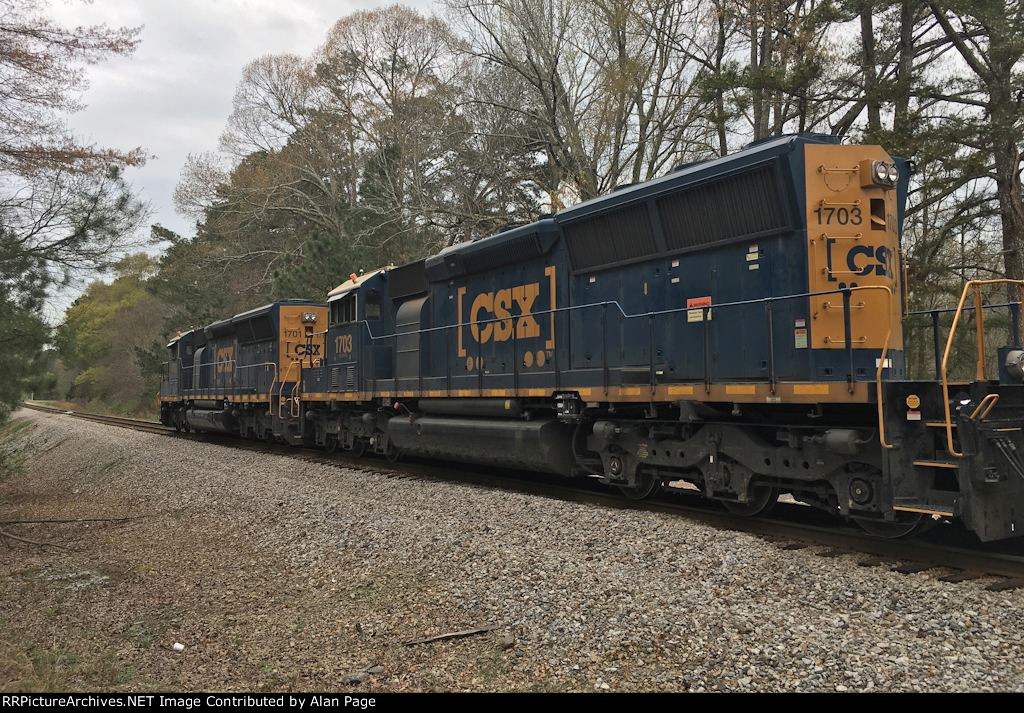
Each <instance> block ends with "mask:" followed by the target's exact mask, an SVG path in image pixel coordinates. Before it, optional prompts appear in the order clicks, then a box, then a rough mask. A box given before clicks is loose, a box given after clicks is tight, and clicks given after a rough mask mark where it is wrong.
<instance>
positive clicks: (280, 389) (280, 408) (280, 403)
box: [277, 361, 299, 418]
mask: <svg viewBox="0 0 1024 713" xmlns="http://www.w3.org/2000/svg"><path fill="white" fill-rule="evenodd" d="M298 363H299V362H297V361H293V362H291V363H290V364H288V368H287V369H285V372H284V376H282V377H281V385H280V386H279V387H278V389H277V417H278V418H284V403H283V399H282V397H283V396H284V385H285V384H286V383H288V375H289V374H291V373H292V367H293V366H295V365H296V364H298Z"/></svg>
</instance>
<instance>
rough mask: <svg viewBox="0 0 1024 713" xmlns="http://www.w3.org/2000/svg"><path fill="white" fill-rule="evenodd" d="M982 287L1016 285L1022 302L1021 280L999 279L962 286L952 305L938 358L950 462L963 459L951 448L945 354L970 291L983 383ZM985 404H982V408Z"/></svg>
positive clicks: (950, 418)
mask: <svg viewBox="0 0 1024 713" xmlns="http://www.w3.org/2000/svg"><path fill="white" fill-rule="evenodd" d="M985 285H1016V286H1017V289H1018V290H1019V291H1020V293H1021V300H1022V301H1024V280H1010V279H1008V278H1005V277H1004V278H1000V279H998V280H968V281H967V282H966V283H965V284H964V291H963V293H961V295H960V301H959V302H958V303H957V305H956V312H954V313H953V324H952V325H950V327H949V336H948V337H947V338H946V350H945V352H943V354H942V372H941V374H940V376H941V377H942V407H943V410H944V413H945V417H946V423H945V426H946V452H947V453H949V454H950V455H951V456H953V457H954V458H963V457H964V454H963V453H961V452H960V451H958V450H957V449H956V448H955V447H954V446H953V417H952V414H951V413H950V410H949V379H948V377H947V373H946V372H947V371H948V369H949V353H950V352H951V351H952V350H953V338H954V337H955V336H956V328H957V325H958V324H959V323H960V315H961V313H963V311H964V303H965V302H967V295H968V294H969V293H970V292H971V291H972V290H973V291H974V310H975V313H976V314H975V325H976V327H977V328H976V332H975V338H976V339H977V340H978V363H977V367H976V375H977V378H978V380H979V381H984V380H985V328H984V320H983V318H982V314H981V312H982V308H983V307H984V305H983V304H982V301H981V288H982V287H983V286H985ZM984 403H985V400H983V401H982V404H984ZM982 404H979V405H978V406H979V408H978V409H975V410H974V414H972V418H973V417H974V415H976V414H977V413H978V412H979V409H980V407H981V405H982ZM992 406H995V402H994V401H993V402H991V403H990V405H989V408H988V409H986V410H985V413H984V415H983V416H982V418H984V417H985V416H987V415H988V412H989V411H991V410H992Z"/></svg>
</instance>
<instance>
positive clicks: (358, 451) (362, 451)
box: [348, 438, 366, 458]
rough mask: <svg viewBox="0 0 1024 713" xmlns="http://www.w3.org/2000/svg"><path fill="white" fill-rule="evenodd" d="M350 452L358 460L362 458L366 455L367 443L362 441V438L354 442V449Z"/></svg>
mask: <svg viewBox="0 0 1024 713" xmlns="http://www.w3.org/2000/svg"><path fill="white" fill-rule="evenodd" d="M348 452H349V453H351V454H352V455H354V456H355V457H356V458H362V457H363V456H364V455H366V441H364V440H362V439H361V438H360V439H356V440H354V441H353V442H352V447H351V448H350V449H349V451H348Z"/></svg>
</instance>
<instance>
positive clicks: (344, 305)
mask: <svg viewBox="0 0 1024 713" xmlns="http://www.w3.org/2000/svg"><path fill="white" fill-rule="evenodd" d="M355 321H356V296H355V294H354V293H353V294H351V295H346V296H345V297H342V298H341V299H340V300H335V301H334V302H332V303H331V324H332V325H339V324H351V323H352V322H355Z"/></svg>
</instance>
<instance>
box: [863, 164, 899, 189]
mask: <svg viewBox="0 0 1024 713" xmlns="http://www.w3.org/2000/svg"><path fill="white" fill-rule="evenodd" d="M899 177H900V171H899V169H898V168H896V165H895V164H892V163H889V162H887V161H875V160H872V159H864V160H863V161H861V162H860V184H861V186H863V187H864V188H868V187H870V186H882V187H884V188H891V187H892V186H895V185H896V181H897V180H898V179H899Z"/></svg>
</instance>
